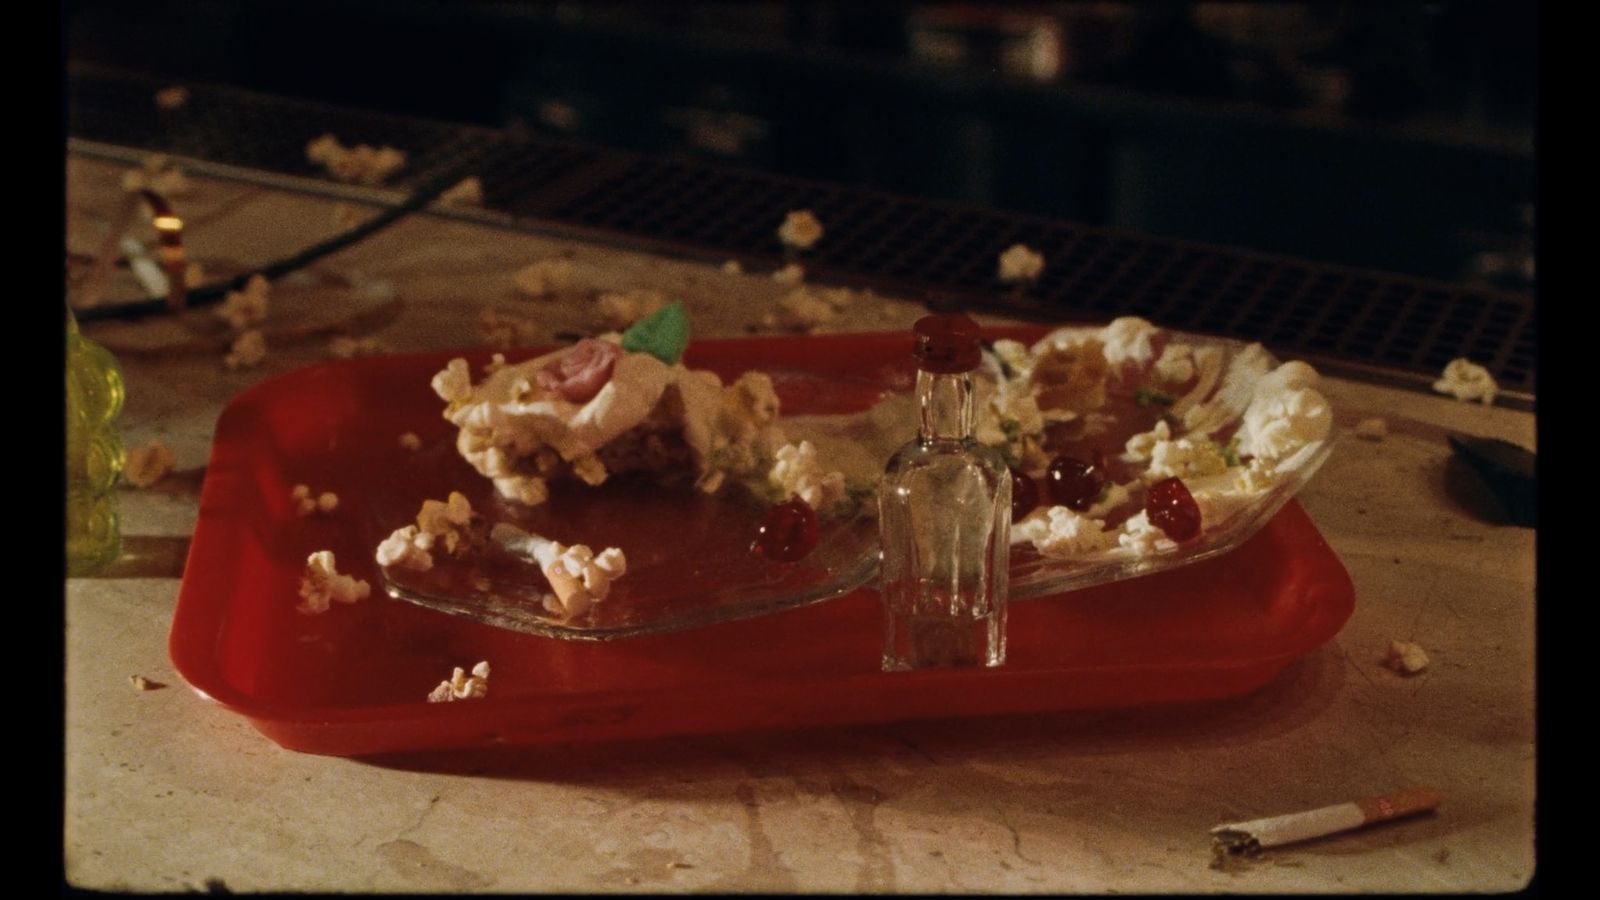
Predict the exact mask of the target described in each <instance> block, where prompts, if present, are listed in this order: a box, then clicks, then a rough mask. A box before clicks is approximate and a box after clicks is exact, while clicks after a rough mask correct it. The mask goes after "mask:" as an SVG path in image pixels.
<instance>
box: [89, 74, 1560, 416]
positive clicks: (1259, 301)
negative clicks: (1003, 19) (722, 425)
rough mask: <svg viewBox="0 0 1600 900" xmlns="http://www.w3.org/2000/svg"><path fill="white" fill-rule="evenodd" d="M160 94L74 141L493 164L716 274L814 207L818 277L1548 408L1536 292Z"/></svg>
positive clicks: (127, 105)
mask: <svg viewBox="0 0 1600 900" xmlns="http://www.w3.org/2000/svg"><path fill="white" fill-rule="evenodd" d="M161 86H162V84H161V83H157V82H155V81H152V80H150V79H149V78H147V77H143V76H135V75H130V74H128V73H123V72H114V71H106V70H88V69H78V68H74V69H73V70H72V71H71V72H70V73H69V79H68V90H67V119H68V132H69V134H70V135H72V136H73V137H75V138H81V139H84V140H90V141H96V142H101V143H107V144H116V145H120V146H126V147H133V148H137V149H140V150H145V151H152V152H157V151H159V152H165V153H171V154H175V155H181V156H187V157H191V158H196V159H204V160H207V161H211V162H218V163H225V164H229V165H234V166H240V167H245V168H250V169H256V170H261V171H265V172H271V173H278V174H285V175H296V176H302V177H309V178H316V177H320V173H319V171H318V170H317V169H316V168H315V167H314V166H313V165H312V164H311V163H310V162H308V161H307V160H306V158H305V145H306V142H307V141H309V140H311V139H312V138H315V137H317V136H318V135H321V134H324V133H329V132H331V133H333V134H336V135H338V136H339V138H340V140H342V141H344V142H346V143H352V142H358V141H359V142H365V143H369V144H374V145H381V144H388V145H390V146H394V147H398V148H400V149H402V150H405V151H406V152H407V156H408V161H407V165H406V168H405V169H404V170H403V171H402V172H400V173H399V175H397V176H396V178H394V179H393V180H392V182H391V186H393V187H399V188H406V187H409V186H411V185H414V184H416V183H419V182H421V181H424V180H426V179H427V178H428V177H429V176H430V175H431V174H433V173H435V172H437V171H438V170H440V169H441V168H443V167H445V166H448V165H450V164H451V163H452V162H453V161H455V160H458V159H460V158H461V156H462V155H464V154H466V153H468V152H471V153H474V154H476V155H479V156H480V157H481V159H482V165H481V168H480V169H479V178H480V180H481V181H482V182H483V186H484V194H485V203H484V205H485V206H486V207H488V208H489V209H491V210H495V211H498V212H502V213H506V214H508V215H510V216H512V217H513V218H515V219H517V220H519V221H522V222H526V223H529V224H537V225H539V226H540V227H551V226H556V227H567V228H574V229H578V230H581V231H583V232H588V233H599V234H604V235H608V236H615V237H621V238H624V239H626V240H627V241H628V242H630V243H639V244H646V245H653V246H658V247H665V248H671V249H675V250H678V251H680V252H685V253H690V254H694V255H698V256H703V257H706V258H712V259H716V258H730V257H736V258H740V259H745V260H749V259H752V258H768V259H771V260H773V261H774V262H775V261H776V260H777V258H778V256H779V250H780V247H779V246H778V243H777V239H776V236H775V231H776V227H777V224H778V222H779V221H780V220H781V218H782V216H783V214H784V213H785V212H787V211H788V210H792V209H811V210H812V211H813V212H815V213H816V215H817V217H818V218H819V219H821V221H822V222H823V223H824V225H825V227H826V229H827V236H826V239H825V240H823V241H822V242H820V243H819V244H818V245H817V246H816V247H814V248H813V249H812V250H811V251H810V252H809V253H808V254H807V259H806V264H807V267H808V269H809V270H810V271H811V272H813V273H814V276H813V277H814V279H815V280H822V281H828V280H832V281H838V282H848V283H855V284H862V285H878V286H883V287H885V288H887V289H890V290H894V291H898V292H900V293H904V294H909V295H910V296H916V297H921V298H925V299H927V300H929V302H930V303H933V304H934V305H952V306H961V307H965V308H969V309H982V310H988V311H993V312H1000V313H1005V314H1010V315H1015V316H1021V317H1027V318H1036V319H1045V318H1050V319H1064V318H1090V319H1096V318H1099V319H1103V318H1109V317H1112V316H1115V315H1123V314H1134V315H1140V316H1144V317H1146V318H1149V319H1151V320H1153V321H1156V322H1157V323H1159V324H1161V325H1164V326H1168V327H1172V328H1178V329H1183V330H1189V331H1199V332H1206V333H1211V334H1220V335H1227V336H1229V337H1235V338H1241V339H1245V340H1256V341H1261V342H1262V343H1264V344H1266V345H1267V346H1269V347H1271V348H1272V349H1273V350H1274V351H1276V352H1277V353H1278V354H1279V355H1280V356H1295V357H1304V358H1308V359H1312V360H1315V361H1318V362H1319V363H1320V364H1322V365H1325V366H1328V367H1329V368H1330V369H1332V370H1335V371H1344V372H1348V373H1352V374H1358V375H1366V376H1368V377H1373V376H1378V377H1383V376H1388V377H1390V378H1394V377H1396V376H1405V377H1400V378H1399V379H1398V380H1400V381H1402V382H1404V383H1411V384H1417V383H1422V382H1424V381H1428V380H1431V379H1432V378H1433V377H1435V376H1436V375H1437V374H1438V372H1439V371H1440V370H1441V369H1442V368H1443V367H1444V365H1445V364H1446V363H1447V362H1449V361H1450V360H1452V359H1455V358H1457V357H1468V358H1470V359H1472V360H1473V361H1475V362H1478V363H1480V364H1482V365H1484V366H1486V367H1487V368H1488V369H1489V370H1490V372H1492V373H1493V374H1494V376H1495V378H1496V379H1497V380H1498V381H1499V383H1500V385H1501V387H1502V388H1503V389H1504V390H1506V391H1507V392H1509V393H1510V394H1511V395H1513V399H1518V398H1517V397H1516V395H1522V396H1521V398H1520V399H1521V401H1522V402H1523V403H1526V402H1527V401H1529V400H1531V397H1532V395H1533V393H1534V386H1535V377H1536V350H1535V347H1536V345H1537V334H1536V325H1537V322H1536V314H1535V309H1534V304H1533V302H1532V300H1531V298H1527V297H1523V296H1520V295H1517V294H1511V293H1498V292H1493V291H1485V290H1477V289H1471V288H1464V287H1461V286H1457V285H1452V284H1448V283H1443V282H1433V281H1427V280H1423V279H1417V278H1412V277H1409V276H1401V275H1391V274H1387V273H1381V272H1372V271H1365V270H1360V269H1353V268H1348V267H1342V266H1332V265H1324V264H1321V263H1315V262H1310V261H1307V260H1299V259H1293V258H1288V257H1281V256H1273V255H1269V254H1263V253H1256V252H1252V251H1246V250H1240V249H1236V248H1226V247H1217V246H1209V245H1203V244H1196V243H1191V242H1182V241H1173V240H1164V239H1158V238H1152V237H1148V236H1143V235H1137V234H1130V233H1123V232H1118V231H1116V230H1114V229H1108V228H1096V227H1087V226H1081V225H1077V224H1073V223H1068V222H1063V221H1060V220H1054V219H1049V218H1045V217H1039V216H1028V215H1022V214H1015V213H1007V212H998V211H994V210H989V209H983V208H979V207H970V206H963V205H959V204H954V203H948V202H943V201H936V200H927V199H921V198H913V197H906V196H900V195H893V194H887V193H882V192H878V191H873V190H867V189H862V188H856V187H851V186H843V185H837V184H825V183H819V182H810V181H805V180H802V179H796V178H786V177H779V176H774V175H769V174H765V173H761V172H755V171H748V170H742V169H738V168H734V167H730V166H719V165H715V164H711V163H705V162H700V161H692V160H680V159H663V158H659V157H649V156H642V155H639V154H632V153H627V152H622V151H617V150H612V149H606V148H601V147H597V146H590V145H584V144H579V143H575V142H571V141H562V140H554V139H549V138H542V137H529V136H517V135H512V134H508V133H505V132H500V131H494V130H490V129H484V128H476V127H471V126H464V125H453V124H445V123H439V122H430V121H423V120H417V119H411V118H402V117H397V116H388V115H383V114H378V113H372V112H366V111H356V110H350V109H342V108H337V107H330V106H326V105H322V104H316V103H311V102H307V101H301V100H291V99H285V98H281V97H269V96H263V95H260V94H254V93H249V92H245V91H240V90H237V89H232V88H224V87H215V86H190V92H191V99H190V101H189V103H188V104H187V105H186V106H184V107H183V108H182V109H179V110H176V111H173V112H163V111H161V110H158V109H157V108H156V105H155V103H154V102H153V93H154V91H155V90H156V89H157V88H158V87H161ZM1014 243H1024V244H1027V245H1028V246H1030V247H1032V248H1034V249H1035V250H1038V251H1039V252H1041V253H1043V254H1044V257H1045V259H1046V260H1047V265H1046V267H1045V271H1044V274H1043V275H1042V277H1041V278H1040V279H1039V281H1038V282H1036V283H1035V284H1033V285H1031V286H1030V287H1029V289H1028V291H1027V292H1026V293H1025V294H1020V295H1019V294H1017V293H1015V292H1013V291H1012V290H1010V289H1009V288H1008V287H1006V286H1004V285H1001V284H1000V283H998V281H997V280H996V276H995V269H996V260H997V258H998V256H999V254H1000V253H1001V252H1002V251H1003V250H1004V249H1005V248H1007V247H1009V246H1010V245H1012V244H1014Z"/></svg>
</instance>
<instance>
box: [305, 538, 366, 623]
mask: <svg viewBox="0 0 1600 900" xmlns="http://www.w3.org/2000/svg"><path fill="white" fill-rule="evenodd" d="M371 593H372V586H371V585H369V584H367V583H366V582H365V581H362V580H361V579H359V578H354V577H352V576H349V575H341V574H340V573H339V570H338V568H337V567H336V564H335V560H334V558H333V551H332V550H318V551H317V552H315V553H313V554H311V555H310V556H309V557H307V558H306V570H305V574H303V575H302V576H301V578H300V600H301V603H300V605H299V606H298V607H296V608H297V609H299V610H300V611H301V612H303V613H307V614H317V613H323V612H327V611H328V605H329V604H330V603H331V602H334V601H337V602H339V603H354V602H356V601H357V600H364V599H366V598H367V596H368V595H369V594H371Z"/></svg>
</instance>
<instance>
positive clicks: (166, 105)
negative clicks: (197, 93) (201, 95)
mask: <svg viewBox="0 0 1600 900" xmlns="http://www.w3.org/2000/svg"><path fill="white" fill-rule="evenodd" d="M188 103H189V89H188V88H186V87H184V86H183V85H173V86H172V87H164V88H162V89H161V90H159V91H156V108H157V109H164V110H166V111H167V112H171V111H173V110H175V109H182V108H183V107H184V106H186V105H187V104H188Z"/></svg>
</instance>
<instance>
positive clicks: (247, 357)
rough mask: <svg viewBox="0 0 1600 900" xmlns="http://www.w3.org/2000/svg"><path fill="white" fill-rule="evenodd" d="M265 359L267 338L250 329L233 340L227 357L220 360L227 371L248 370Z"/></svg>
mask: <svg viewBox="0 0 1600 900" xmlns="http://www.w3.org/2000/svg"><path fill="white" fill-rule="evenodd" d="M266 358H267V338H266V336H265V335H263V334H262V333H261V332H260V331H259V330H257V329H254V328H252V329H250V330H249V331H246V332H245V333H243V334H241V335H239V336H238V337H237V338H234V341H233V344H232V346H230V347H229V348H228V355H227V356H224V357H223V358H222V363H223V365H225V366H227V367H228V368H229V369H249V368H252V367H254V366H258V365H260V364H261V361H262V360H264V359H266Z"/></svg>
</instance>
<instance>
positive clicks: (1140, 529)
mask: <svg viewBox="0 0 1600 900" xmlns="http://www.w3.org/2000/svg"><path fill="white" fill-rule="evenodd" d="M1117 545H1118V546H1120V547H1121V548H1122V549H1124V550H1130V551H1132V552H1133V553H1135V554H1137V555H1139V556H1149V555H1150V554H1152V553H1160V552H1162V551H1165V550H1171V549H1172V548H1174V547H1176V546H1178V543H1177V541H1174V540H1173V539H1172V538H1169V537H1167V533H1166V532H1165V531H1162V530H1161V529H1160V528H1159V527H1157V526H1155V525H1152V524H1150V515H1149V513H1147V512H1145V511H1144V510H1142V509H1141V510H1139V513H1138V515H1135V516H1133V517H1131V518H1129V519H1128V521H1126V522H1123V523H1122V530H1121V531H1120V532H1118V534H1117Z"/></svg>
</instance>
